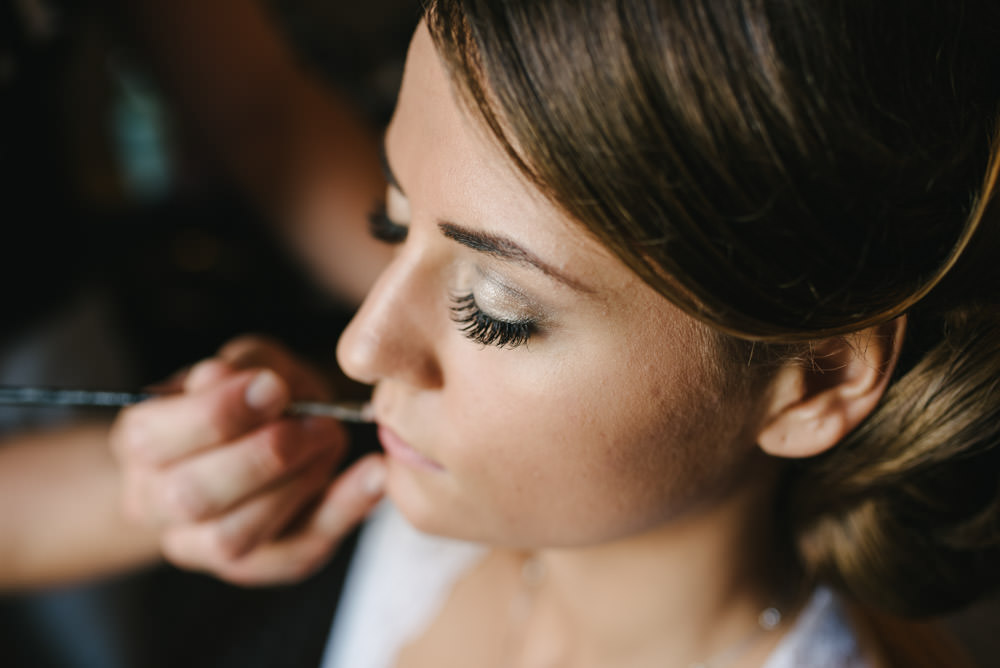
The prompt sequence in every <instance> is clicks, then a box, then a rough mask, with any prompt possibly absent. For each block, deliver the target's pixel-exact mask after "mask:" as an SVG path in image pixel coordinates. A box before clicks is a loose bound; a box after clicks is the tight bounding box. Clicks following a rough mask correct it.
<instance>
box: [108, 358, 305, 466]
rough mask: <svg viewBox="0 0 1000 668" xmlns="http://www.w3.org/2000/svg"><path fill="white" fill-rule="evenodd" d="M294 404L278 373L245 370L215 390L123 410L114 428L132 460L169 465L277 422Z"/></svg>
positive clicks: (121, 450) (116, 441)
mask: <svg viewBox="0 0 1000 668" xmlns="http://www.w3.org/2000/svg"><path fill="white" fill-rule="evenodd" d="M288 401H289V391H288V386H287V385H286V384H285V382H284V381H283V380H282V379H281V378H280V377H279V376H278V375H277V374H276V373H274V372H273V371H270V370H268V369H263V370H261V369H256V370H248V371H242V372H238V373H235V374H232V375H231V376H228V377H226V378H224V379H222V380H221V381H220V382H219V383H217V384H214V385H212V386H211V387H206V388H202V389H200V390H198V391H195V392H189V393H182V394H176V395H169V396H165V397H157V398H154V399H148V400H146V401H143V402H141V403H139V404H136V405H135V406H131V407H129V408H127V409H125V410H123V411H122V412H121V414H120V415H119V418H118V420H117V421H116V422H115V425H114V427H113V429H112V444H113V447H114V448H115V450H116V452H118V454H119V455H120V456H122V457H124V458H126V459H135V460H138V461H140V462H143V463H146V464H152V465H157V466H160V465H165V464H169V463H171V462H173V461H175V460H178V459H181V458H184V457H187V456H190V455H193V454H196V453H198V452H202V451H204V450H207V449H209V448H212V447H215V446H217V445H220V444H223V443H227V442H229V441H232V440H233V439H235V438H237V437H239V436H241V435H243V434H245V433H247V432H248V431H250V430H252V429H254V428H256V427H258V426H260V425H262V424H264V423H265V422H268V421H270V420H273V419H275V418H277V417H278V416H279V415H281V414H282V412H283V411H284V410H285V408H286V407H287V406H288Z"/></svg>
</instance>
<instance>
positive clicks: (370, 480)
mask: <svg viewBox="0 0 1000 668" xmlns="http://www.w3.org/2000/svg"><path fill="white" fill-rule="evenodd" d="M362 488H363V489H364V491H365V493H366V494H368V495H369V496H375V495H376V494H381V493H382V490H383V489H384V488H385V465H384V464H381V463H378V462H372V463H371V464H369V466H368V470H367V471H365V477H364V480H363V481H362Z"/></svg>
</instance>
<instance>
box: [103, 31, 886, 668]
mask: <svg viewBox="0 0 1000 668" xmlns="http://www.w3.org/2000/svg"><path fill="white" fill-rule="evenodd" d="M385 148H386V158H387V160H386V162H387V163H388V167H389V170H388V171H389V172H390V173H389V174H388V175H387V176H388V178H389V181H390V183H392V185H391V186H390V188H389V190H388V193H387V196H386V200H385V203H386V209H387V211H386V213H387V217H388V219H389V221H388V223H387V226H388V229H390V231H393V232H405V241H401V242H400V243H398V245H397V247H396V248H395V252H394V255H393V258H392V260H391V263H390V264H389V265H388V267H387V268H386V269H385V271H384V272H383V273H382V274H381V275H380V277H379V278H378V280H377V282H376V284H375V286H374V288H373V289H372V290H371V292H370V293H369V295H368V297H367V298H366V300H365V302H364V304H363V305H362V307H361V309H360V310H359V312H358V313H357V315H356V317H355V319H354V320H353V321H352V323H351V325H350V326H349V327H348V329H347V330H346V331H345V333H344V335H343V337H342V338H341V340H340V342H339V345H338V349H337V353H338V360H339V362H340V364H341V366H342V368H343V370H344V371H345V372H346V373H347V374H348V375H349V376H352V377H353V378H354V379H356V380H358V381H361V382H363V383H367V384H371V385H374V386H375V388H374V399H373V400H374V405H375V413H376V417H377V420H378V423H379V427H378V428H379V435H380V438H381V440H382V442H383V444H384V445H385V448H386V451H387V453H388V457H381V456H370V457H367V458H365V459H363V460H361V461H360V462H358V463H357V464H356V465H354V466H352V467H351V468H350V469H348V470H347V471H345V472H344V473H342V474H341V475H339V476H338V477H337V478H335V479H334V480H333V481H332V482H328V479H327V477H326V474H327V473H328V472H330V471H331V470H332V467H333V466H335V462H336V461H337V457H338V453H339V451H340V447H342V445H341V443H340V441H339V440H338V437H337V431H336V429H335V428H334V427H335V425H333V426H330V425H328V426H327V428H326V429H329V431H326V430H325V429H324V428H320V429H319V430H318V431H314V430H312V429H305V428H304V425H301V424H298V423H294V424H293V423H292V422H294V421H289V420H288V419H287V418H284V417H282V411H283V410H284V407H285V406H286V405H287V402H288V400H289V399H290V398H291V397H295V398H304V397H307V396H310V395H312V394H313V393H314V392H317V391H318V389H317V388H316V386H310V384H309V383H308V382H306V381H304V379H307V378H308V376H309V373H308V371H307V370H306V369H304V367H303V366H302V365H301V363H299V362H297V361H296V360H294V359H293V358H291V357H290V356H289V355H288V354H287V352H285V351H282V350H281V349H280V348H279V347H277V346H275V345H274V344H273V343H271V342H261V341H254V340H250V341H244V342H242V343H241V344H240V346H242V347H240V346H237V349H236V350H234V349H233V348H229V349H224V350H223V351H222V353H221V354H220V356H219V358H217V359H215V360H209V361H207V362H204V363H202V364H201V365H199V366H198V367H195V369H193V370H192V371H191V373H190V374H189V375H188V377H187V378H186V379H185V381H184V385H183V387H182V388H181V391H180V392H178V393H177V394H176V395H174V396H171V397H167V398H163V399H158V400H156V401H150V402H144V404H141V405H139V406H135V407H133V408H130V409H127V410H126V411H123V413H122V416H121V418H120V419H119V421H118V422H117V424H116V428H115V430H114V432H113V440H114V443H115V445H116V453H117V455H118V458H119V461H120V463H121V465H122V468H123V470H124V471H125V472H126V476H127V479H131V480H133V481H138V482H135V484H132V485H127V486H126V492H127V495H126V501H127V504H128V507H129V509H130V512H131V513H132V515H133V516H134V517H135V518H136V519H137V520H138V521H140V522H143V523H146V524H152V525H153V526H156V527H158V528H159V529H160V530H161V532H162V533H161V537H162V538H163V540H164V549H165V550H166V551H167V553H168V555H172V558H173V559H174V560H175V561H178V562H180V563H182V564H185V565H188V566H189V567H192V568H202V569H204V570H209V571H210V572H214V573H221V574H223V576H224V577H227V578H228V579H233V580H235V581H242V582H256V583H260V582H272V581H273V582H277V581H287V580H288V579H295V578H297V577H302V576H303V575H305V574H307V573H308V572H311V570H312V569H314V568H315V567H316V566H317V565H318V564H320V563H322V560H323V559H324V558H325V557H326V556H327V555H328V554H329V552H330V550H332V549H333V547H334V546H335V545H336V544H337V541H338V540H339V538H340V537H341V536H342V535H343V534H344V533H345V532H346V531H348V530H350V529H351V528H352V527H353V526H354V525H355V523H356V522H357V521H359V520H360V519H361V518H362V517H364V515H365V514H366V513H367V511H368V510H369V509H370V508H371V507H372V505H373V504H374V503H375V501H376V500H377V498H378V495H379V493H380V491H381V489H382V484H383V483H384V484H385V490H386V491H387V493H388V495H389V496H390V497H391V499H392V501H393V502H394V503H395V505H396V506H397V507H398V508H399V509H400V510H401V511H402V513H403V514H404V515H405V516H406V517H407V518H408V519H409V520H410V521H411V522H412V523H413V524H415V525H416V526H417V527H419V528H421V529H424V530H426V531H429V532H433V533H438V534H442V535H447V536H453V537H458V538H463V539H469V540H475V541H481V542H484V543H487V544H490V545H492V546H494V549H493V550H492V552H491V553H490V555H489V556H488V557H487V558H486V559H484V561H483V562H482V563H481V564H480V565H479V566H477V567H476V568H474V569H472V571H471V572H469V573H468V574H467V575H466V576H464V577H463V578H462V580H461V581H460V582H459V583H458V585H457V586H456V587H455V589H454V591H453V592H452V597H451V598H450V599H449V600H448V602H447V603H446V604H445V606H444V608H443V609H442V611H441V614H440V616H439V617H438V618H437V619H436V620H434V622H433V623H432V624H431V626H430V627H429V628H428V630H427V632H426V634H425V635H424V636H422V637H421V638H419V639H417V640H416V641H415V642H414V643H413V644H412V645H410V646H409V647H407V649H406V650H405V651H404V654H403V655H402V656H401V657H400V665H401V666H423V665H428V666H437V667H441V666H448V665H462V666H464V665H478V666H489V665H505V666H516V665H573V666H574V667H586V666H591V665H593V666H599V665H615V666H663V665H688V664H690V663H692V662H696V661H703V660H707V659H709V658H711V657H713V656H715V655H716V654H717V653H719V652H721V651H723V650H725V649H726V648H729V647H732V646H733V645H735V644H737V643H740V642H741V641H742V640H743V639H745V638H746V637H747V635H748V633H750V632H751V631H752V630H753V629H754V628H756V626H757V624H756V616H757V614H758V613H759V611H760V610H761V609H762V608H763V607H765V606H767V605H771V604H773V603H775V602H776V600H777V601H781V602H783V605H784V609H785V613H786V615H785V619H786V620H787V619H789V618H791V617H793V615H794V605H795V602H794V599H792V598H789V592H787V591H779V590H778V589H776V588H775V587H774V586H773V580H772V577H771V576H772V575H773V570H774V569H775V568H777V567H778V564H776V563H774V561H775V559H776V557H777V556H778V555H777V554H776V548H775V546H776V544H777V543H776V540H775V538H774V535H775V534H774V528H773V527H772V526H771V518H772V517H773V516H774V498H773V492H774V489H775V486H776V478H777V474H778V472H779V467H780V464H779V460H778V459H777V458H775V457H768V456H765V454H764V451H766V452H768V453H769V454H771V455H778V456H780V457H798V456H807V455H811V454H815V453H818V452H821V451H822V450H824V449H825V448H828V447H832V446H833V445H834V444H835V443H836V442H838V441H839V439H840V438H842V437H843V435H844V433H846V432H847V431H849V430H850V429H853V427H855V426H856V425H857V423H858V421H859V420H861V419H863V418H864V416H865V415H867V413H868V412H869V411H870V410H871V407H873V406H874V405H875V404H876V403H877V402H878V400H879V399H880V397H881V394H882V392H883V391H884V389H885V385H886V383H887V382H888V381H887V379H888V376H889V374H890V373H891V368H892V363H893V361H894V359H895V357H896V356H897V355H898V341H899V340H900V338H901V337H900V336H899V331H901V330H900V328H901V326H902V325H901V324H899V323H896V324H889V325H887V326H885V328H884V329H885V331H884V332H874V331H873V332H868V333H867V334H866V335H865V336H866V338H865V339H864V340H865V341H867V342H868V343H867V344H866V345H864V346H857V345H853V346H852V345H851V344H850V342H848V341H846V340H843V341H842V340H839V339H837V340H831V341H826V342H817V343H816V344H815V350H816V351H819V352H820V353H821V355H818V357H817V359H820V360H827V361H830V364H813V363H810V362H809V361H808V360H807V361H806V362H805V363H799V362H789V363H787V364H785V365H782V366H781V367H780V368H778V369H775V370H773V372H772V373H770V374H769V375H768V376H767V377H766V378H763V377H761V378H759V379H755V382H751V383H747V382H744V381H745V380H747V379H745V378H741V377H740V376H739V375H736V374H742V373H745V371H740V370H739V369H741V368H743V367H742V365H733V364H732V363H729V364H725V363H722V360H721V357H720V351H719V349H718V348H717V347H716V346H715V345H714V343H713V342H714V341H715V339H714V338H713V336H712V335H711V334H710V333H709V332H708V331H707V330H706V329H705V328H704V327H703V326H702V325H700V324H698V323H696V322H695V321H693V320H692V319H691V318H690V317H688V316H686V315H684V314H682V313H681V312H680V311H679V310H678V309H676V308H675V307H673V306H672V305H671V304H670V303H669V302H667V301H666V300H665V299H664V298H663V297H661V296H660V295H659V294H657V293H655V292H654V291H653V290H651V289H650V288H648V287H647V286H646V285H645V284H643V283H642V282H641V281H640V280H639V279H638V278H637V277H636V276H634V275H633V274H632V273H631V272H630V271H629V270H628V269H627V268H626V267H625V266H623V265H622V264H621V263H620V262H619V261H618V260H617V259H615V258H614V257H612V256H611V255H610V254H609V253H608V252H607V251H606V250H605V249H604V248H603V247H601V246H600V245H598V244H597V243H596V242H594V241H593V240H592V239H590V237H588V236H587V235H586V234H585V233H584V232H583V231H582V230H581V228H579V227H578V226H577V225H575V224H574V222H573V221H571V220H569V219H568V218H567V217H566V216H565V215H564V214H563V213H562V212H561V211H560V210H558V209H557V208H555V207H554V206H553V205H552V204H551V203H550V202H549V201H548V200H546V199H545V198H544V197H543V196H542V195H541V194H540V193H539V192H538V191H537V190H535V189H534V188H533V187H532V186H531V185H529V184H528V183H526V182H525V181H524V180H523V178H522V177H521V176H520V175H519V174H518V173H517V172H516V170H515V169H514V168H513V167H512V166H511V165H510V164H509V162H508V159H507V157H506V156H505V154H504V153H503V152H502V151H500V150H499V149H498V148H497V147H496V146H495V144H494V143H493V141H492V140H491V138H490V136H489V134H488V133H487V132H486V131H485V130H484V129H483V128H482V127H481V126H480V125H479V123H478V122H477V121H476V120H474V119H473V118H472V117H470V116H469V115H467V114H466V112H465V111H464V110H463V108H462V107H461V106H460V105H459V103H457V101H456V98H455V97H454V95H453V90H452V87H451V85H450V82H449V79H448V75H447V73H446V72H445V70H444V68H443V67H442V64H441V62H440V60H439V58H438V55H437V53H436V52H435V50H434V47H433V45H432V42H431V40H430V38H429V36H428V33H427V31H426V29H425V28H424V27H421V28H419V29H418V31H417V33H416V35H415V37H414V39H413V42H412V44H411V50H410V54H409V58H408V61H407V71H406V75H405V78H404V84H403V88H402V91H401V94H400V98H399V104H398V107H397V112H396V115H395V116H394V119H393V121H392V123H391V126H390V128H389V130H388V133H387V135H386V141H385ZM330 261H333V260H330ZM470 296H471V301H470ZM472 302H474V303H475V308H476V309H478V310H479V311H482V312H483V313H485V314H487V315H488V316H490V317H492V318H494V319H501V320H506V321H508V325H506V328H507V330H509V331H514V332H515V333H518V334H517V335H516V336H515V337H514V339H515V340H516V341H515V342H517V343H519V344H520V345H516V346H515V345H513V343H511V344H510V345H507V346H506V347H498V346H495V345H487V344H486V343H484V342H482V341H478V342H477V341H475V340H471V339H470V336H469V334H470V333H469V332H468V331H463V328H466V327H467V326H468V324H469V322H468V321H469V317H470V314H471V310H472V309H473V307H472V306H471V304H472ZM456 308H457V311H456ZM456 318H458V319H460V320H462V319H464V320H466V322H464V323H463V322H456V321H455V320H456ZM873 333H874V334H878V336H870V335H871V334H873ZM529 334H530V336H528V335H529ZM260 374H265V375H266V374H273V376H274V377H273V378H272V379H271V380H272V381H274V382H271V383H265V385H270V390H269V391H268V392H265V393H263V394H261V392H259V391H258V390H260V387H259V386H258V385H257V384H256V382H255V381H256V380H260V379H261V375H260ZM265 398H266V400H263V401H262V399H265ZM762 449H763V450H762ZM248 461H258V462H264V463H265V466H263V467H256V468H255V467H253V466H249V467H246V466H244V464H246V463H247V462H248ZM315 470H319V471H320V472H322V473H323V475H322V476H317V477H316V478H315V479H314V478H311V477H310V472H314V471H315ZM198 471H200V472H201V473H206V472H209V471H211V472H213V473H212V474H210V475H193V473H194V472H198ZM234 472H235V473H238V474H239V475H235V474H234ZM243 474H246V475H243ZM128 476H131V478H129V477H128ZM143 476H147V479H145V480H144V479H143ZM297 477H298V478H299V479H301V480H303V481H304V482H301V483H296V482H295V480H296V478H297ZM303 486H304V487H305V488H307V489H309V490H311V494H306V495H305V496H302V495H301V490H302V487H303ZM304 498H308V500H309V501H311V504H310V505H309V506H308V508H309V509H310V513H309V514H308V515H307V516H306V517H305V518H301V517H300V518H299V521H296V522H295V523H294V530H293V531H290V532H289V531H288V528H287V521H288V518H289V516H290V515H289V510H288V509H289V508H300V507H301V503H302V501H303V499H304ZM248 503H250V504H251V505H252V511H248V515H247V517H246V518H245V519H244V520H239V519H237V520H235V521H236V523H237V526H236V530H235V531H234V530H232V527H231V526H229V525H227V519H226V518H227V517H230V518H231V517H232V516H233V515H234V514H233V513H232V509H233V508H239V507H241V506H245V505H247V504H248ZM275 518H276V519H275ZM248 536H249V540H248V539H247V537H248ZM525 551H527V552H530V553H533V554H534V555H535V556H536V557H537V559H538V560H539V563H540V564H541V565H542V568H543V570H544V572H545V573H546V578H545V581H544V583H543V586H541V587H540V588H539V589H538V590H537V591H536V592H535V595H534V600H533V604H532V606H531V610H530V612H529V614H528V615H527V617H526V618H524V619H523V620H521V623H520V624H519V625H518V627H517V628H516V629H507V631H508V632H505V633H502V634H500V633H497V629H498V628H503V627H504V625H506V624H507V623H508V622H509V620H507V619H506V618H505V617H504V616H503V615H500V616H499V617H498V615H499V614H500V613H498V611H503V610H505V609H506V603H508V602H509V601H510V600H511V597H512V596H514V595H515V594H516V589H517V587H519V582H520V580H519V578H518V577H517V575H516V573H517V570H518V569H519V567H520V564H521V562H522V560H523V558H524V553H525ZM734 555H736V556H735V558H734ZM779 576H780V577H779V578H778V579H780V580H781V581H782V582H783V583H784V584H786V585H790V586H791V587H792V588H794V587H795V582H794V580H795V578H794V576H790V575H788V574H787V573H785V574H779ZM781 628H782V629H783V628H784V626H783V627H781ZM780 634H781V630H779V631H778V632H772V633H770V634H768V635H767V636H766V637H764V638H761V639H760V640H759V641H757V642H756V643H754V644H752V646H750V648H749V649H748V650H747V651H746V653H744V654H742V655H741V656H740V658H738V659H736V660H734V661H733V662H731V663H729V664H728V665H731V666H733V668H738V667H739V666H752V665H759V664H760V663H761V662H762V661H763V659H764V658H765V657H766V655H767V652H768V651H769V649H770V648H772V647H773V645H774V643H776V642H777V640H778V639H779V638H780ZM501 636H502V637H504V638H513V640H514V644H513V645H505V646H504V647H502V648H501V647H498V645H497V642H498V640H497V639H498V638H499V637H501Z"/></svg>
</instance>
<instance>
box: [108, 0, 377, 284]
mask: <svg viewBox="0 0 1000 668" xmlns="http://www.w3.org/2000/svg"><path fill="white" fill-rule="evenodd" d="M107 1H108V2H110V3H111V4H112V5H113V7H114V8H115V9H116V10H117V12H118V13H119V15H120V17H121V19H122V20H123V25H124V26H125V27H126V29H127V31H128V32H129V33H131V35H132V36H133V37H134V42H135V44H136V45H138V47H139V49H140V53H142V54H143V55H144V56H145V57H146V58H147V59H148V62H149V66H150V67H151V69H152V71H153V73H154V75H155V76H156V77H157V78H158V82H159V85H160V87H161V88H162V89H163V90H164V91H165V92H166V94H167V95H168V97H169V98H170V99H171V100H172V102H173V103H174V105H175V108H176V110H177V111H178V112H179V114H180V116H181V119H182V121H183V122H184V123H186V124H187V125H188V126H189V127H190V128H191V129H192V130H193V131H194V132H195V133H196V135H197V136H198V137H199V139H200V140H201V141H202V142H203V143H204V144H205V145H207V146H209V147H210V149H211V150H212V151H213V153H214V155H215V157H216V158H217V160H218V162H219V164H220V165H221V166H222V167H223V169H224V171H225V172H226V174H227V175H228V176H229V177H230V178H231V179H232V180H233V181H234V182H235V183H236V184H237V185H239V186H240V187H241V188H242V189H243V190H244V191H245V192H246V194H247V196H248V197H249V198H250V199H251V200H253V201H255V202H256V203H257V204H258V205H259V206H261V207H262V208H263V210H264V211H265V212H266V213H268V214H269V215H270V216H271V217H272V218H273V219H274V220H276V221H277V222H278V223H279V224H280V225H281V228H282V230H283V231H285V232H287V233H288V234H289V235H290V237H291V241H292V242H293V243H294V245H295V246H296V247H297V248H298V249H299V251H300V252H301V253H302V255H303V256H304V258H305V259H306V261H307V262H308V263H309V264H310V266H311V268H312V269H313V271H314V273H316V274H317V276H318V277H319V278H320V279H321V280H322V282H323V283H324V284H325V285H326V286H328V287H329V288H331V290H333V291H334V292H335V293H336V294H338V295H339V296H341V297H342V298H346V299H347V300H349V301H351V302H355V303H356V302H359V301H360V299H361V298H362V297H363V296H364V294H365V293H366V292H367V289H368V287H369V286H370V285H371V283H372V282H373V281H374V278H375V277H376V276H377V274H378V272H379V271H380V270H381V267H382V266H383V264H384V263H385V261H386V260H387V258H388V255H387V253H388V251H387V249H386V248H384V247H383V246H381V245H380V244H377V243H376V242H374V241H373V240H372V239H371V238H370V237H369V235H368V232H367V216H368V213H369V212H370V211H371V209H372V207H373V204H374V203H375V202H376V201H377V200H379V199H381V198H382V197H383V196H384V187H385V186H384V179H383V176H382V173H381V166H380V164H379V160H378V140H379V129H378V128H375V127H372V126H371V124H370V123H369V122H368V121H367V120H366V119H365V118H364V117H363V116H362V115H361V114H360V113H359V112H358V110H357V109H355V108H354V106H353V105H352V104H350V103H349V102H348V101H347V99H346V97H344V96H339V95H337V94H336V92H335V91H334V90H333V89H332V87H331V86H329V85H328V84H326V83H325V82H323V81H321V80H320V79H319V77H317V76H314V75H313V74H311V73H310V72H308V71H307V70H306V69H305V68H303V67H302V65H301V64H300V63H299V62H298V61H297V60H296V56H295V53H294V50H293V49H292V47H291V45H289V44H288V43H287V42H286V41H285V39H284V37H283V35H282V34H281V33H280V31H279V29H278V28H277V26H276V25H275V23H274V22H273V20H272V19H271V17H270V16H269V15H268V14H267V13H266V11H265V10H264V8H263V7H262V6H261V3H260V2H258V1H256V0H211V2H206V1H205V0H107Z"/></svg>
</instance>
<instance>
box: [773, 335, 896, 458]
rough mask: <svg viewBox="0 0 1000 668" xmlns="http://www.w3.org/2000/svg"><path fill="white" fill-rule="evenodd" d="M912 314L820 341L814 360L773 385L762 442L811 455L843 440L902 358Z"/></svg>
mask: <svg viewBox="0 0 1000 668" xmlns="http://www.w3.org/2000/svg"><path fill="white" fill-rule="evenodd" d="M905 327H906V317H905V316H900V317H899V318H896V319H895V320H892V321H890V322H887V323H885V324H882V325H877V326H875V327H870V328H868V329H865V330H862V331H860V332H855V333H853V334H850V335H848V336H845V337H835V338H831V339H825V340H822V341H819V342H816V343H815V344H814V346H813V348H812V352H811V355H810V356H809V358H808V359H805V360H797V361H796V362H793V363H790V364H788V365H787V366H785V367H784V368H782V369H781V370H780V371H779V372H778V374H777V375H776V377H775V378H774V380H773V382H772V384H771V392H770V395H769V403H768V406H767V408H766V411H765V418H764V421H763V427H762V428H761V430H760V431H759V432H758V434H757V443H758V444H759V445H760V447H761V448H762V449H763V450H764V451H765V452H767V453H768V454H771V455H775V456H778V457H811V456H813V455H817V454H819V453H821V452H823V451H825V450H827V449H829V448H831V447H833V446H834V445H836V444H837V442H839V441H840V440H841V439H842V438H844V436H846V435H847V434H848V433H849V432H850V431H851V430H853V429H854V428H855V427H857V426H858V425H859V424H861V422H862V421H863V420H864V419H865V418H866V417H868V415H869V414H870V413H871V412H872V411H873V410H874V409H875V406H876V405H877V404H878V402H879V400H880V399H881V398H882V395H883V394H884V393H885V389H886V387H887V386H888V385H889V378H890V377H891V376H892V371H893V369H894V368H895V366H896V362H897V360H898V359H899V351H900V348H901V347H902V342H903V332H904V329H905Z"/></svg>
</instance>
